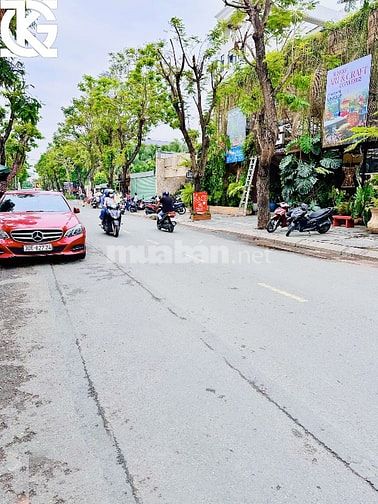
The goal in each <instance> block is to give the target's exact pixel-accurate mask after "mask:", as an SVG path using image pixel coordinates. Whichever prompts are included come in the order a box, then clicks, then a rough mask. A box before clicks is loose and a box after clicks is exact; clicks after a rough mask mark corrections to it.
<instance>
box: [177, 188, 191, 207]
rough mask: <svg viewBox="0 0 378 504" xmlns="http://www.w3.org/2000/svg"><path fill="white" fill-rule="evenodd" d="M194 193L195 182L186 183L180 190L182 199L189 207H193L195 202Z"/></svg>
mask: <svg viewBox="0 0 378 504" xmlns="http://www.w3.org/2000/svg"><path fill="white" fill-rule="evenodd" d="M193 193H194V185H193V184H185V186H184V188H183V189H182V190H181V192H180V194H181V199H182V201H183V203H185V205H186V206H187V207H191V206H192V204H193Z"/></svg>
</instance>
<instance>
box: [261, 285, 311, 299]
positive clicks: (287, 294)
mask: <svg viewBox="0 0 378 504" xmlns="http://www.w3.org/2000/svg"><path fill="white" fill-rule="evenodd" d="M257 285H259V286H260V287H264V288H265V289H269V290H271V291H272V292H275V293H276V294H281V296H285V297H288V298H290V299H294V300H295V301H298V302H299V303H307V302H308V300H307V299H303V298H301V297H299V296H295V295H294V294H290V292H286V291H283V290H281V289H276V288H275V287H272V286H271V285H267V284H265V283H258V284H257Z"/></svg>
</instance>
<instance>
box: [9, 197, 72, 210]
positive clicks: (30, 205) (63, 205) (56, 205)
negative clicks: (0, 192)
mask: <svg viewBox="0 0 378 504" xmlns="http://www.w3.org/2000/svg"><path fill="white" fill-rule="evenodd" d="M69 211H70V207H69V206H68V204H67V202H66V201H65V200H64V198H62V196H60V195H59V194H51V195H50V194H6V195H5V196H4V197H3V199H2V200H1V201H0V212H69Z"/></svg>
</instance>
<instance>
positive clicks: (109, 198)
mask: <svg viewBox="0 0 378 504" xmlns="http://www.w3.org/2000/svg"><path fill="white" fill-rule="evenodd" d="M114 203H115V192H114V191H113V190H112V189H106V190H105V191H104V200H103V203H102V209H101V213H100V220H101V224H102V222H103V220H104V219H105V216H106V212H107V210H108V206H111V205H113V204H114Z"/></svg>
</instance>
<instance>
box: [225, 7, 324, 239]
mask: <svg viewBox="0 0 378 504" xmlns="http://www.w3.org/2000/svg"><path fill="white" fill-rule="evenodd" d="M223 1H224V4H225V5H226V6H230V7H233V8H235V9H237V16H239V17H238V18H237V19H236V22H235V23H234V31H235V33H236V35H237V37H238V41H237V46H238V50H239V52H240V54H241V55H242V57H243V59H244V61H245V63H246V64H247V65H248V66H249V67H250V68H251V69H252V70H253V72H254V73H255V75H256V81H257V83H258V85H259V91H260V95H261V96H260V99H261V103H260V104H259V110H258V113H257V114H256V120H255V123H254V133H255V137H256V143H257V147H258V154H259V165H258V173H257V177H258V178H257V205H258V228H259V229H263V228H265V226H266V225H267V223H268V220H269V178H270V177H269V169H270V165H271V162H272V159H273V156H274V154H275V146H276V143H277V138H278V116H277V95H278V94H279V93H280V91H281V90H282V88H283V86H284V84H285V83H286V81H287V80H288V79H289V78H290V76H291V74H292V72H293V70H294V68H295V63H296V62H295V61H293V62H292V64H291V65H290V66H289V68H287V69H286V71H284V73H283V75H282V76H280V79H279V80H277V78H276V75H273V73H272V72H271V71H270V68H269V64H268V60H269V53H268V47H269V42H270V40H271V39H272V37H274V40H275V41H278V42H281V43H282V44H283V43H284V42H285V41H287V40H288V39H289V37H290V34H291V30H292V27H293V24H294V23H295V22H298V21H299V20H300V19H301V16H302V12H303V10H304V9H308V8H311V7H313V6H314V3H313V2H302V1H300V0H223Z"/></svg>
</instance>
